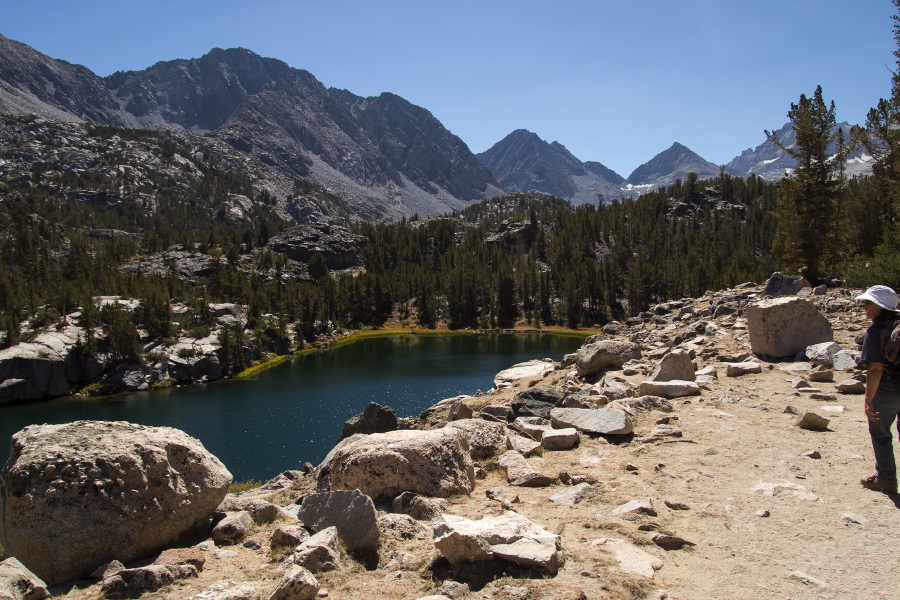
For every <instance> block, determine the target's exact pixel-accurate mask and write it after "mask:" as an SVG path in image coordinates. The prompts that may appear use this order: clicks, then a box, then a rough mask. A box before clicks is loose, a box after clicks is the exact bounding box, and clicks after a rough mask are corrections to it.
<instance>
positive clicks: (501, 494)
mask: <svg viewBox="0 0 900 600" xmlns="http://www.w3.org/2000/svg"><path fill="white" fill-rule="evenodd" d="M484 495H485V496H486V497H488V498H490V499H491V500H496V501H498V502H509V503H510V504H517V503H519V502H520V500H519V497H518V496H517V495H516V494H513V493H511V492H507V491H506V490H504V489H503V488H498V487H495V488H488V489H486V490H485V491H484Z"/></svg>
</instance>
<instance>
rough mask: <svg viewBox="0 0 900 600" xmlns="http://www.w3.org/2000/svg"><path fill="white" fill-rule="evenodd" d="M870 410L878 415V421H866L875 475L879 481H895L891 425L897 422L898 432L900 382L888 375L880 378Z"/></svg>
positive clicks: (899, 426)
mask: <svg viewBox="0 0 900 600" xmlns="http://www.w3.org/2000/svg"><path fill="white" fill-rule="evenodd" d="M872 408H873V410H875V412H877V413H878V420H877V421H869V420H868V419H866V420H867V421H868V423H869V435H870V436H871V437H872V449H873V450H874V451H875V474H876V475H877V476H878V478H879V479H886V480H888V481H897V462H896V460H895V459H894V446H893V444H892V443H891V442H892V439H891V438H892V436H891V424H893V423H894V421H897V431H898V432H900V421H898V420H897V415H898V414H900V382H898V381H897V380H896V379H894V378H893V377H891V376H890V375H887V374H885V375H884V376H882V378H881V381H880V382H879V384H878V389H877V390H876V391H875V397H874V398H873V399H872Z"/></svg>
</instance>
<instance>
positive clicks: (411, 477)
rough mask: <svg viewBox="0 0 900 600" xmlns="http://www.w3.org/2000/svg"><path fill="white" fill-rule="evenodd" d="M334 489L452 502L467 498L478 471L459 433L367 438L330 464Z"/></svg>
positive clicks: (345, 448) (441, 431) (391, 434)
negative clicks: (409, 494) (459, 496)
mask: <svg viewBox="0 0 900 600" xmlns="http://www.w3.org/2000/svg"><path fill="white" fill-rule="evenodd" d="M330 466H331V489H332V490H353V489H358V490H359V491H361V492H362V493H364V494H366V495H367V496H369V497H371V498H378V497H380V496H390V497H394V496H397V495H398V494H400V493H402V492H416V493H417V494H422V495H425V496H433V497H437V498H448V497H450V496H453V495H454V494H469V493H470V492H471V491H472V490H473V489H474V487H475V469H474V465H473V464H472V459H471V457H470V456H469V443H468V442H467V441H466V436H465V435H464V434H463V432H461V431H460V430H458V429H453V428H450V427H444V428H441V429H434V430H430V431H415V430H400V431H391V432H388V433H374V434H372V435H367V436H363V437H362V438H360V439H358V440H356V441H353V442H351V443H349V444H346V445H345V446H343V447H342V448H341V449H340V450H338V451H337V452H335V454H334V457H333V458H332V459H331V465H330Z"/></svg>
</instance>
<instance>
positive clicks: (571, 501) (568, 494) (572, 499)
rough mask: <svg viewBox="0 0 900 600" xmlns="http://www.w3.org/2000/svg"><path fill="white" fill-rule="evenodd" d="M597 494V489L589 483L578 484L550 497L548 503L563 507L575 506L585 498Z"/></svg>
mask: <svg viewBox="0 0 900 600" xmlns="http://www.w3.org/2000/svg"><path fill="white" fill-rule="evenodd" d="M595 493H597V488H595V487H594V486H592V485H591V484H589V483H579V484H578V485H573V486H572V487H570V488H566V489H564V490H563V491H561V492H557V493H555V494H553V495H552V496H550V502H555V503H556V504H562V505H563V506H575V505H576V504H578V503H579V502H581V501H582V500H584V499H585V498H588V497H590V496H591V495H593V494H595Z"/></svg>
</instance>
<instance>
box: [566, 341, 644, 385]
mask: <svg viewBox="0 0 900 600" xmlns="http://www.w3.org/2000/svg"><path fill="white" fill-rule="evenodd" d="M640 358H641V347H640V346H638V345H637V344H635V343H633V342H624V341H621V340H601V341H597V342H593V343H590V344H585V345H584V346H582V347H581V348H579V349H578V352H576V353H575V371H576V373H577V374H578V376H579V377H587V376H589V375H594V374H596V373H599V372H600V371H602V370H603V369H621V368H622V365H624V364H625V363H627V362H628V361H630V360H640Z"/></svg>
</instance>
